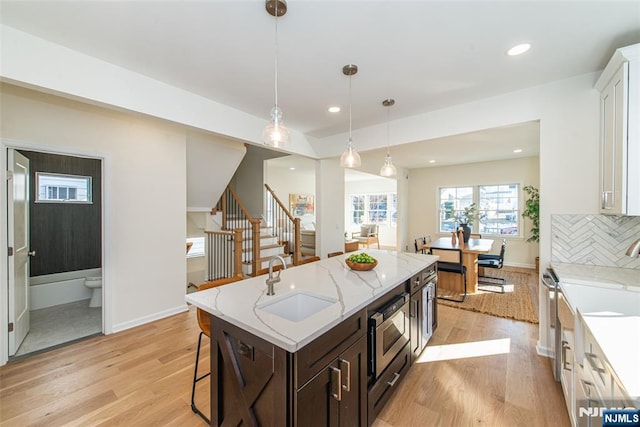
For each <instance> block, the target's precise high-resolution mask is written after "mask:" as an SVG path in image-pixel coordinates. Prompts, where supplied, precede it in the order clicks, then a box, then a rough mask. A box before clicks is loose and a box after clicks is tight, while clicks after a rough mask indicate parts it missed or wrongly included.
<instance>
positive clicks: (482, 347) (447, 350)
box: [416, 338, 511, 363]
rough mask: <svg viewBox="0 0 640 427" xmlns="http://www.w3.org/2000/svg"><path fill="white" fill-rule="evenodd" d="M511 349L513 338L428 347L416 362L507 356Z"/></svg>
mask: <svg viewBox="0 0 640 427" xmlns="http://www.w3.org/2000/svg"><path fill="white" fill-rule="evenodd" d="M510 347H511V338H501V339H496V340H486V341H473V342H466V343H460V344H445V345H434V346H427V348H425V349H424V351H423V352H422V354H421V355H420V357H419V358H418V360H416V362H417V363H426V362H437V361H439V360H452V359H467V358H469V357H480V356H492V355H496V354H507V353H509V352H510Z"/></svg>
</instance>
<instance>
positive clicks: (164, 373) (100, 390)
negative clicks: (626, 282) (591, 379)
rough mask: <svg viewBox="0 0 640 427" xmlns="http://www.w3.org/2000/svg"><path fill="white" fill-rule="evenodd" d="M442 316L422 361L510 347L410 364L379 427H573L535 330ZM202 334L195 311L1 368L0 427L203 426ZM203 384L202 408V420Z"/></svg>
mask: <svg viewBox="0 0 640 427" xmlns="http://www.w3.org/2000/svg"><path fill="white" fill-rule="evenodd" d="M534 280H537V279H534ZM439 310H440V311H439V321H438V324H439V325H438V329H437V331H436V333H435V334H434V336H433V337H432V339H431V341H430V342H429V347H431V349H428V351H427V352H425V354H424V355H429V354H431V352H432V351H433V349H439V348H440V347H436V346H440V345H449V344H462V343H474V342H476V343H477V342H481V341H486V340H501V341H499V343H502V344H504V343H505V342H506V341H505V340H508V341H509V343H508V344H509V345H508V349H509V350H508V353H503V354H495V355H487V356H476V357H467V358H455V357H445V358H444V359H445V360H440V361H430V362H424V363H416V364H415V365H414V366H413V367H412V368H411V370H410V372H409V374H408V375H407V377H406V379H405V381H404V382H403V383H401V384H400V385H399V387H398V390H396V393H395V395H394V396H393V397H392V399H391V400H390V401H389V403H388V404H387V406H386V407H385V408H384V410H383V412H382V413H381V414H380V416H379V417H378V419H377V420H376V421H375V423H374V426H375V427H387V426H394V427H400V426H472V425H487V426H554V427H556V426H565V425H566V426H568V425H569V420H568V417H567V414H566V409H565V407H564V400H563V397H562V391H561V389H560V386H559V385H558V384H557V383H555V382H554V381H553V377H552V374H551V367H550V361H549V359H546V358H544V357H541V356H538V355H537V354H536V352H535V342H536V340H537V325H532V324H528V323H522V322H516V321H512V320H506V319H500V318H497V317H492V316H488V315H484V314H479V313H474V312H470V311H463V310H459V309H455V308H450V307H444V306H440V307H439ZM198 332H199V329H198V326H197V323H196V319H195V310H193V309H191V310H190V311H189V312H188V313H183V314H179V315H176V316H172V317H170V318H167V319H163V320H160V321H156V322H153V323H151V324H148V325H144V326H140V327H138V328H134V329H131V330H128V331H124V332H120V333H118V334H114V335H110V336H102V337H95V338H91V339H88V340H86V341H82V342H79V343H75V344H72V345H69V346H67V347H63V348H60V349H57V350H53V351H50V352H47V353H43V354H38V355H35V356H32V357H29V358H26V359H23V360H19V361H16V362H12V363H9V364H8V365H6V366H4V367H2V368H0V425H2V426H31V425H34V426H38V425H42V426H61V425H71V426H98V425H105V426H164V425H171V426H173V425H175V426H178V425H180V426H202V425H204V422H203V421H202V420H201V419H200V418H199V417H198V416H196V415H195V414H193V413H192V412H191V408H190V406H189V405H190V402H189V399H190V393H191V381H192V374H193V370H192V369H193V363H194V357H195V347H196V341H197V337H198ZM204 341H205V342H206V341H207V340H206V339H205V340H204ZM484 347H485V346H483V345H481V344H475V347H474V348H473V349H474V351H476V350H477V349H480V350H482V348H484ZM454 348H455V347H454ZM447 349H450V347H443V348H442V350H443V351H444V350H447ZM203 352H204V353H203V354H204V355H207V354H208V352H209V346H208V344H207V345H206V346H205V347H204V349H203ZM441 354H443V353H441ZM201 363H202V364H201V367H202V369H206V368H207V366H208V363H209V358H208V356H205V357H204V358H203V360H202V362H201ZM206 382H207V381H201V383H202V384H201V386H199V389H198V393H199V397H198V404H199V406H201V407H202V408H204V410H205V412H206V413H208V412H209V407H208V402H207V401H208V390H207V387H208V384H204V383H206Z"/></svg>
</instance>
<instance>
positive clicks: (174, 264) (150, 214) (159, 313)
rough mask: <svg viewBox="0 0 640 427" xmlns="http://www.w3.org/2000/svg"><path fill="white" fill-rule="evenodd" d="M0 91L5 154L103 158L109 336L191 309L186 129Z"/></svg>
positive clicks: (19, 92) (45, 97) (32, 94)
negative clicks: (16, 151)
mask: <svg viewBox="0 0 640 427" xmlns="http://www.w3.org/2000/svg"><path fill="white" fill-rule="evenodd" d="M0 90H1V95H2V96H1V99H0V102H1V104H0V107H1V109H2V115H1V117H0V120H1V121H0V124H1V126H0V132H1V135H0V136H1V138H2V142H3V147H2V152H3V155H5V156H6V153H5V151H6V150H5V148H6V147H20V148H27V149H30V150H35V151H50V152H58V153H63V154H80V155H86V156H93V157H98V158H102V159H104V161H103V166H104V180H103V185H104V192H103V194H104V240H103V241H104V247H105V253H104V260H103V270H104V283H103V286H104V288H105V301H104V307H105V331H106V332H107V333H109V332H115V331H119V330H122V329H126V328H128V327H131V326H134V325H137V324H140V323H144V322H146V321H150V320H154V319H157V318H160V317H164V316H167V315H170V314H174V313H177V312H180V311H183V310H186V305H185V303H184V299H183V298H184V294H185V277H186V263H185V235H186V226H185V215H186V191H185V189H186V133H185V131H184V130H183V129H181V128H179V127H177V126H175V125H169V124H166V123H164V122H162V121H160V120H154V119H149V118H145V117H142V116H138V115H134V114H123V113H119V112H113V111H109V110H105V109H103V108H99V107H94V106H89V105H86V104H81V103H78V102H75V101H69V100H66V99H62V98H58V97H56V96H52V95H46V94H41V93H37V92H33V91H29V90H26V89H22V88H18V87H15V86H10V85H5V84H3V85H2V86H0ZM3 187H4V186H3ZM2 239H3V240H4V239H6V238H5V236H4V233H2ZM0 244H2V245H3V246H5V247H6V242H4V243H2V242H0ZM6 286H7V284H6V279H5V278H4V277H3V278H2V289H5V292H6ZM2 329H3V331H6V323H5V327H4V328H2ZM4 336H5V338H6V335H4ZM3 341H4V339H3ZM0 350H1V349H0ZM3 354H6V352H3Z"/></svg>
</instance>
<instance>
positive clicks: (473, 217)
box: [454, 203, 480, 243]
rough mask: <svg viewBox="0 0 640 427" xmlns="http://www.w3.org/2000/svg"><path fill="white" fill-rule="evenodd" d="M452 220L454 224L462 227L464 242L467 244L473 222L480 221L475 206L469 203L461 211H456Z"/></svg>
mask: <svg viewBox="0 0 640 427" xmlns="http://www.w3.org/2000/svg"><path fill="white" fill-rule="evenodd" d="M454 218H455V220H456V222H457V223H458V224H460V226H461V227H462V233H463V235H464V242H465V243H467V242H468V241H469V235H470V234H471V228H470V226H472V225H473V223H474V222H475V221H478V220H479V219H480V215H479V214H478V208H477V206H476V204H475V203H471V204H470V205H469V206H467V207H466V208H464V209H463V210H461V211H457V212H456V214H455V215H454Z"/></svg>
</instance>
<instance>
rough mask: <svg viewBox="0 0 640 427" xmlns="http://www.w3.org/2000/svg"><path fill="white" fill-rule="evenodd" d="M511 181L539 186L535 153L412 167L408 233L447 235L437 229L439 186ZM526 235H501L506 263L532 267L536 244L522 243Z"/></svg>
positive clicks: (523, 195) (434, 235) (490, 183)
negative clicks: (500, 159) (505, 250)
mask: <svg viewBox="0 0 640 427" xmlns="http://www.w3.org/2000/svg"><path fill="white" fill-rule="evenodd" d="M511 183H515V184H520V186H521V188H522V187H524V186H525V185H533V186H535V187H538V186H539V185H540V184H539V159H538V157H525V158H519V159H512V160H502V161H495V162H482V163H471V164H467V165H456V166H442V167H434V168H422V169H412V170H411V177H410V179H409V200H411V203H410V204H409V234H410V236H414V238H415V237H418V236H424V235H427V234H429V235H431V237H432V238H438V237H442V236H446V235H448V234H439V233H438V218H439V212H438V189H439V188H440V187H459V186H467V185H469V186H472V185H479V184H484V185H492V184H511ZM520 195H521V197H522V198H523V199H522V201H524V197H526V195H525V194H524V193H523V192H522V191H521V192H520ZM520 206H521V207H520V210H522V207H523V206H524V204H523V203H521V204H520ZM523 224H524V223H523ZM525 226H526V227H525V229H526V230H528V226H529V224H528V223H526V224H525ZM528 235H529V233H527V234H525V235H523V236H519V237H515V236H514V237H510V236H501V237H505V238H506V239H507V252H506V254H505V263H506V264H508V265H512V266H521V267H530V268H533V267H534V258H535V257H536V256H538V244H537V243H525V240H526V238H528ZM411 242H413V239H410V242H409V243H410V244H411ZM497 243H500V242H497ZM499 246H500V245H499V244H494V248H493V249H494V252H497V251H499V249H500V247H499Z"/></svg>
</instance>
